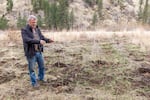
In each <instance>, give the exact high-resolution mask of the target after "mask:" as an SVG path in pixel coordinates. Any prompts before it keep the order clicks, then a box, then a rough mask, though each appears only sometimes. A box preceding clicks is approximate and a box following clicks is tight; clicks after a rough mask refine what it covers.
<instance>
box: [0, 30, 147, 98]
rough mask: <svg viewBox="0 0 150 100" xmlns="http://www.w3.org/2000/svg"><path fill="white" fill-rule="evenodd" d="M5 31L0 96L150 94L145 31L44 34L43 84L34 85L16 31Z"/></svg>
mask: <svg viewBox="0 0 150 100" xmlns="http://www.w3.org/2000/svg"><path fill="white" fill-rule="evenodd" d="M6 34H7V36H6V35H4V34H3V35H2V34H0V36H1V38H0V40H1V44H0V46H1V49H0V56H1V58H0V78H1V79H0V99H1V100H9V99H10V100H29V99H30V100H35V99H36V100H149V98H150V58H149V57H150V53H149V50H150V48H149V47H150V46H149V45H150V44H149V42H147V41H149V39H150V38H149V37H150V35H149V34H148V32H142V33H140V32H136V33H134V32H132V33H122V32H120V33H113V32H112V33H111V32H86V33H85V32H80V33H79V32H72V33H71V32H67V33H66V32H64V33H63V32H60V33H50V32H47V33H44V35H45V36H50V37H52V38H53V39H54V40H55V42H54V43H52V44H47V45H45V51H44V59H45V65H46V66H45V67H46V75H45V78H46V80H47V83H45V84H40V87H39V89H34V88H32V87H31V85H30V80H29V75H28V74H29V73H28V67H27V66H28V65H27V62H26V58H25V57H24V53H23V47H22V41H21V38H20V35H19V32H15V31H8V33H6ZM8 40H11V42H10V41H9V42H8ZM65 40H68V41H67V42H66V41H65Z"/></svg>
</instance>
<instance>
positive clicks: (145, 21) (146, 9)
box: [143, 0, 149, 23]
mask: <svg viewBox="0 0 150 100" xmlns="http://www.w3.org/2000/svg"><path fill="white" fill-rule="evenodd" d="M148 1H149V0H146V3H145V6H144V11H143V23H147V22H148V8H149V4H148Z"/></svg>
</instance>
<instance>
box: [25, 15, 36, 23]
mask: <svg viewBox="0 0 150 100" xmlns="http://www.w3.org/2000/svg"><path fill="white" fill-rule="evenodd" d="M31 19H35V20H37V17H36V16H34V15H29V17H28V19H27V22H29V21H30V20H31Z"/></svg>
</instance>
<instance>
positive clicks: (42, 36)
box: [38, 29, 54, 43]
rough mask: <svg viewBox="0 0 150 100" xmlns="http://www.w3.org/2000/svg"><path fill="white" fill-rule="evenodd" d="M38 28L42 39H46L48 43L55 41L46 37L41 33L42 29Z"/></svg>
mask: <svg viewBox="0 0 150 100" xmlns="http://www.w3.org/2000/svg"><path fill="white" fill-rule="evenodd" d="M38 30H39V32H40V37H41V39H42V40H44V41H45V42H46V43H51V42H54V41H53V40H52V39H48V38H45V37H44V35H43V34H42V33H41V31H40V29H38Z"/></svg>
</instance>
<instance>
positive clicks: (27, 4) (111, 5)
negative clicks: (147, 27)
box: [0, 0, 146, 31]
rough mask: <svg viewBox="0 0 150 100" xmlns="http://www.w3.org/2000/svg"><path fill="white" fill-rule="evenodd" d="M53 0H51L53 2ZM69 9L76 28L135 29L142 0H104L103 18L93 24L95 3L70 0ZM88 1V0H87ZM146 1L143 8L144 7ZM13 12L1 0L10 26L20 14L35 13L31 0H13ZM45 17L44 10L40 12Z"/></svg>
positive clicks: (0, 3)
mask: <svg viewBox="0 0 150 100" xmlns="http://www.w3.org/2000/svg"><path fill="white" fill-rule="evenodd" d="M51 1H52V0H50V3H51ZM69 1H70V2H69V10H70V11H71V10H73V11H74V17H75V22H74V25H73V28H74V29H76V30H87V29H88V30H89V29H99V28H103V29H106V30H111V31H113V30H133V29H134V28H136V27H138V23H139V22H138V14H139V6H140V4H139V1H140V0H103V4H102V6H103V8H102V20H99V21H97V22H98V23H96V25H94V26H93V25H92V20H93V16H94V13H95V12H97V10H98V5H96V4H95V3H94V4H92V6H90V5H89V4H88V3H87V2H85V1H86V0H69ZM87 1H88V0H87ZM145 1H146V0H144V1H143V4H142V8H143V9H144V5H145ZM13 3H14V5H13V8H12V12H10V13H7V10H6V7H7V2H6V0H1V1H0V7H1V9H0V15H3V14H4V15H5V16H6V18H7V19H8V20H9V26H11V27H14V26H16V23H17V18H18V16H19V14H20V15H21V16H22V17H24V16H25V17H27V16H28V15H29V14H31V13H33V5H32V4H31V0H23V1H21V0H13ZM37 15H40V16H42V18H44V13H43V11H41V10H39V11H38V14H37Z"/></svg>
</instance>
